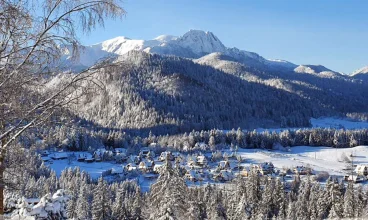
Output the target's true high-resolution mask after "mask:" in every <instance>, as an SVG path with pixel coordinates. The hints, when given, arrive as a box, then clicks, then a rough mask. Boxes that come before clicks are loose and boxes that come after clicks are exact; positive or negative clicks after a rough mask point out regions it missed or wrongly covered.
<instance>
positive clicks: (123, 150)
mask: <svg viewBox="0 0 368 220" xmlns="http://www.w3.org/2000/svg"><path fill="white" fill-rule="evenodd" d="M113 152H114V155H118V154H125V155H126V154H127V150H126V149H125V148H115V149H114V151H113Z"/></svg>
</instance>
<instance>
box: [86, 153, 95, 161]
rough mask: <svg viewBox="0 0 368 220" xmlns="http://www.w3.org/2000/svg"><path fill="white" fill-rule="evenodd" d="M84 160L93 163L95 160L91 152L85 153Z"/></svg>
mask: <svg viewBox="0 0 368 220" xmlns="http://www.w3.org/2000/svg"><path fill="white" fill-rule="evenodd" d="M84 161H85V162H87V163H93V162H94V161H95V158H94V157H93V156H92V155H91V154H87V156H86V158H85V159H84Z"/></svg>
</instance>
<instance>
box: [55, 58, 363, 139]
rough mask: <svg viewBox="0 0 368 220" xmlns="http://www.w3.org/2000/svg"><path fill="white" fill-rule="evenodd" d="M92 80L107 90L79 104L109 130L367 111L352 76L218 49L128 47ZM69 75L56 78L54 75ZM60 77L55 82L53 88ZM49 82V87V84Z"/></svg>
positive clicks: (292, 123)
mask: <svg viewBox="0 0 368 220" xmlns="http://www.w3.org/2000/svg"><path fill="white" fill-rule="evenodd" d="M115 64H117V66H115V67H114V68H111V67H110V68H108V69H105V70H103V71H100V72H99V73H98V74H97V75H96V76H95V77H96V80H98V81H99V82H101V84H102V85H103V88H102V89H101V88H100V89H98V90H97V93H98V94H93V95H87V96H86V97H83V98H82V99H81V100H79V102H78V103H77V104H76V105H74V107H73V108H72V112H74V113H75V114H77V115H78V116H79V117H81V118H83V119H85V120H87V121H90V122H91V123H94V124H95V125H98V126H101V127H104V128H108V129H124V130H125V131H134V132H138V133H140V132H143V133H148V132H149V131H150V130H151V131H153V132H154V133H156V134H167V133H171V134H173V133H180V132H187V131H191V130H193V129H195V130H209V129H213V128H218V129H231V128H234V127H235V128H237V127H242V128H255V127H280V126H281V127H297V126H308V125H309V119H310V118H311V117H319V116H327V115H345V114H346V113H350V112H358V113H359V112H364V111H366V109H368V96H365V95H364V94H366V93H367V92H368V86H367V85H365V84H364V83H362V82H361V81H354V80H352V79H349V78H347V77H343V76H341V77H320V76H317V75H314V74H307V73H295V72H287V71H286V72H280V71H276V70H274V71H268V72H266V71H261V70H258V69H256V68H252V67H248V66H246V65H245V64H242V63H241V62H240V61H239V62H237V60H236V59H235V58H230V57H228V56H224V55H221V54H210V55H207V56H205V57H202V58H201V59H199V60H195V62H193V61H192V60H190V59H186V58H180V57H176V56H161V55H155V54H147V53H145V52H141V51H130V52H128V53H126V54H124V55H122V56H120V57H118V58H117V60H116V61H115ZM72 75H73V74H71V75H69V76H68V75H63V76H59V78H57V79H61V78H65V77H66V78H68V77H70V76H72ZM57 79H53V81H52V83H50V85H52V86H55V82H58V80H57ZM52 86H50V87H51V88H52Z"/></svg>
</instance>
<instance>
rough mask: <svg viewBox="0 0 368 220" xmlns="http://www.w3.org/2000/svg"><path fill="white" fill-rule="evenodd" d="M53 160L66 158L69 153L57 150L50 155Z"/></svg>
mask: <svg viewBox="0 0 368 220" xmlns="http://www.w3.org/2000/svg"><path fill="white" fill-rule="evenodd" d="M50 158H51V159H53V160H64V159H67V158H68V154H67V153H65V152H57V153H53V154H51V155H50Z"/></svg>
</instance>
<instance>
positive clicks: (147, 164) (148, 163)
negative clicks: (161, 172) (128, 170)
mask: <svg viewBox="0 0 368 220" xmlns="http://www.w3.org/2000/svg"><path fill="white" fill-rule="evenodd" d="M154 166H155V162H154V161H153V160H142V161H141V162H140V163H139V165H138V169H139V170H140V171H142V172H151V171H153V167H154Z"/></svg>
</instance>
